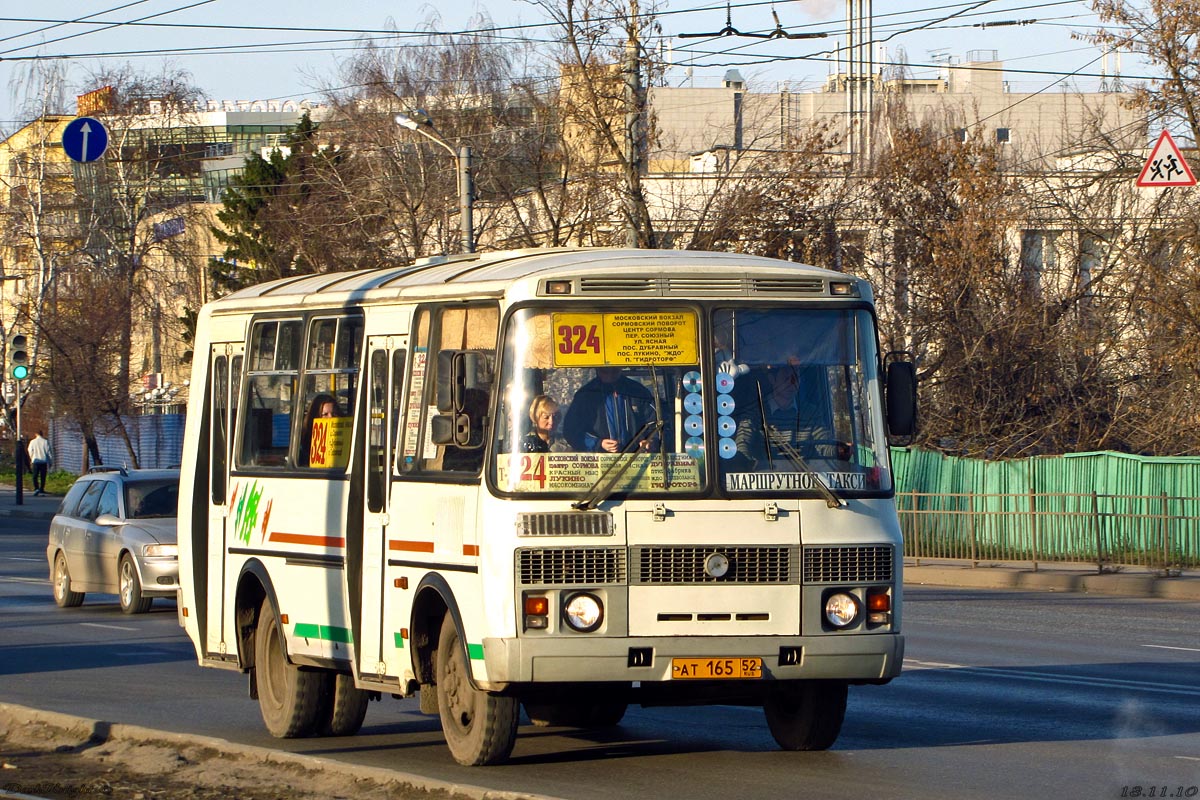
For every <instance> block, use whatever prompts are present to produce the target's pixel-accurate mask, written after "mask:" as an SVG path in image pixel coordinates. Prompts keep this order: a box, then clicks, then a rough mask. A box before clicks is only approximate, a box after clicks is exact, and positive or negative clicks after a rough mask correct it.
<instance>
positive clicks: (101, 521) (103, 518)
mask: <svg viewBox="0 0 1200 800" xmlns="http://www.w3.org/2000/svg"><path fill="white" fill-rule="evenodd" d="M96 524H97V525H100V526H101V527H104V528H115V527H116V526H118V525H124V524H125V521H124V520H123V519H121V518H120V517H118V516H117V515H116V514H101V515H100V516H98V517H96Z"/></svg>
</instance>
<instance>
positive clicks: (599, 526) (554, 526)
mask: <svg viewBox="0 0 1200 800" xmlns="http://www.w3.org/2000/svg"><path fill="white" fill-rule="evenodd" d="M517 535H518V536H612V535H613V518H612V514H609V513H607V512H604V511H587V512H579V511H566V512H560V511H536V512H531V513H528V514H518V515H517Z"/></svg>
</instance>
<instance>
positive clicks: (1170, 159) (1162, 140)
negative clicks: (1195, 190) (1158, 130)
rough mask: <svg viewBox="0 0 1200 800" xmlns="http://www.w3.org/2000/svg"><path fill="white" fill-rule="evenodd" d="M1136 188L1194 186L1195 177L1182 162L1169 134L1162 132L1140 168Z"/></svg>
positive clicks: (1177, 148)
mask: <svg viewBox="0 0 1200 800" xmlns="http://www.w3.org/2000/svg"><path fill="white" fill-rule="evenodd" d="M1137 185H1138V186H1195V185H1196V176H1195V175H1193V174H1192V170H1191V168H1189V167H1188V165H1187V162H1186V161H1184V160H1183V153H1181V152H1179V147H1178V146H1177V145H1176V144H1175V140H1174V139H1172V138H1171V134H1170V133H1168V132H1167V131H1163V132H1162V135H1161V136H1159V137H1158V141H1157V142H1156V143H1155V145H1154V149H1153V150H1151V151H1150V157H1149V158H1147V159H1146V166H1144V167H1142V174H1141V175H1139V176H1138V179H1137Z"/></svg>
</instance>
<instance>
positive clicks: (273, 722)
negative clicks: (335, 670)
mask: <svg viewBox="0 0 1200 800" xmlns="http://www.w3.org/2000/svg"><path fill="white" fill-rule="evenodd" d="M325 678H326V673H325V672H323V671H321V670H309V669H301V668H300V667H297V666H296V665H295V664H289V663H288V660H287V654H286V653H285V652H284V646H283V631H282V629H281V628H280V627H279V623H278V622H277V621H276V619H275V609H274V608H272V607H271V601H270V599H266V600H263V604H262V610H261V611H259V613H258V627H257V628H256V630H255V633H254V686H255V688H256V689H257V690H258V710H259V711H260V712H261V713H262V718H263V723H264V724H265V725H266V726H267V731H268V732H270V734H271V735H272V736H274V737H275V738H277V739H293V738H296V737H299V736H308V735H309V734H310V733H312V732H313V731H314V730H316V727H317V712H319V711H320V710H321V689H322V688H323V687H322V685H321V684H322V682H323V680H324V679H325Z"/></svg>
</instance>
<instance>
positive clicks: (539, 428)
mask: <svg viewBox="0 0 1200 800" xmlns="http://www.w3.org/2000/svg"><path fill="white" fill-rule="evenodd" d="M558 418H559V413H558V401H557V400H555V399H554V398H553V397H551V396H549V395H546V394H539V395H538V396H536V397H534V398H533V402H532V403H530V405H529V419H530V421H531V422H533V430H531V431H529V433H527V434H525V435H524V436H523V437H522V438H521V443H520V450H521V452H522V453H550V452H560V451H562V450H565V449H567V443H566V442H564V441H563V440H562V439H561V438H559V436H558V435H557V432H556V431H555V428H557V427H558Z"/></svg>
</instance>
